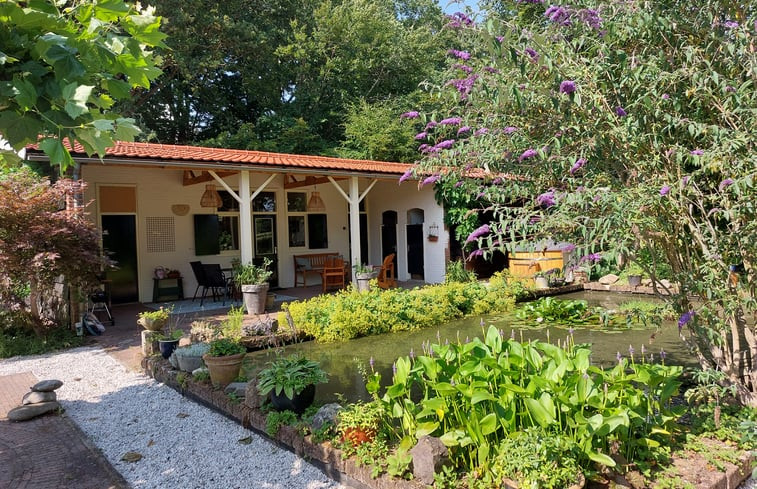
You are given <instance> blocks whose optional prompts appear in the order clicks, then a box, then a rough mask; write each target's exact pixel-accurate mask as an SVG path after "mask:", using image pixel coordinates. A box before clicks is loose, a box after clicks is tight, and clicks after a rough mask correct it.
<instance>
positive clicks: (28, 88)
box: [13, 78, 37, 110]
mask: <svg viewBox="0 0 757 489" xmlns="http://www.w3.org/2000/svg"><path fill="white" fill-rule="evenodd" d="M13 88H14V89H15V91H16V97H15V99H16V103H18V105H19V107H20V108H21V109H22V110H29V109H31V108H33V107H34V105H35V104H36V103H37V89H36V88H35V87H34V85H32V83H31V82H30V81H28V80H26V79H18V78H17V79H15V80H13Z"/></svg>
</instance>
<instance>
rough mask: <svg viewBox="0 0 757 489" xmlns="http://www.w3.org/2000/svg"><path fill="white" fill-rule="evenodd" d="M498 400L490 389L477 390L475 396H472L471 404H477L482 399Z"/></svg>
mask: <svg viewBox="0 0 757 489" xmlns="http://www.w3.org/2000/svg"><path fill="white" fill-rule="evenodd" d="M495 400H497V398H496V397H494V396H493V395H491V393H489V392H488V391H485V390H477V391H476V392H474V393H473V396H471V404H473V405H475V404H478V403H479V402H482V401H495Z"/></svg>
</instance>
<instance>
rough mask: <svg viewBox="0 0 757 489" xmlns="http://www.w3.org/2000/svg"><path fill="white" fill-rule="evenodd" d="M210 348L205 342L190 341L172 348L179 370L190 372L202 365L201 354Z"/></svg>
mask: <svg viewBox="0 0 757 489" xmlns="http://www.w3.org/2000/svg"><path fill="white" fill-rule="evenodd" d="M209 349H210V345H209V344H207V343H192V344H191V345H187V346H180V347H179V348H177V349H176V350H174V355H175V356H176V361H177V362H178V364H179V370H183V371H184V372H189V373H192V372H194V371H195V370H197V369H198V368H200V367H202V366H204V365H205V364H204V363H203V361H202V356H203V355H205V354H206V353H207V352H208V350H209Z"/></svg>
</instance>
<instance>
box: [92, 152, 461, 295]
mask: <svg viewBox="0 0 757 489" xmlns="http://www.w3.org/2000/svg"><path fill="white" fill-rule="evenodd" d="M182 176H183V172H182V171H181V170H173V169H159V168H137V167H125V166H107V165H103V164H87V165H83V167H82V178H83V179H84V180H85V181H86V182H87V183H88V184H89V186H88V188H87V190H86V193H85V201H94V202H93V204H92V205H91V206H90V207H89V208H88V211H89V213H90V216H91V218H92V219H93V221H94V222H95V223H96V224H97V225H98V226H99V224H100V212H99V208H98V206H97V199H96V197H97V187H98V185H131V186H135V187H136V195H137V255H138V273H139V299H140V301H142V302H149V301H151V300H152V286H153V283H152V277H153V270H154V269H155V268H156V267H158V266H163V267H168V268H175V269H178V270H179V271H181V274H182V276H183V277H184V295H185V296H189V297H191V295H192V293H193V292H194V290H195V287H196V285H197V284H196V282H195V279H194V275H193V274H192V269H191V267H190V265H189V262H190V261H195V260H200V261H202V262H203V263H219V264H221V266H222V267H224V268H226V267H228V266H230V264H231V260H232V259H233V258H235V257H236V258H238V257H239V252H238V251H224V252H221V254H219V255H204V256H197V255H196V254H195V249H194V220H193V217H192V216H193V215H194V214H209V213H212V211H213V209H208V208H203V207H201V206H200V198H201V196H202V193H203V192H204V190H205V185H206V184H205V183H200V184H196V185H190V186H184V185H183V183H182ZM250 177H251V188H252V191H255V190H256V189H257V188H258V187H259V186H260V184H262V183H263V181H265V180H266V179H267V178H268V175H266V174H261V173H251V175H250ZM225 181H226V182H227V183H228V185H229V186H230V187H231V188H232V189H234V190H236V189H237V188H238V183H237V182H238V176H237V175H232V176H230V177H227V178H226V179H225ZM207 183H214V182H207ZM340 183H341V185H342V188H343V189H345V190H346V189H347V184H346V182H345V181H342V182H340ZM368 183H369V180H367V179H361V180H360V191H361V192H362V191H363V190H364V189H365V188H367V186H368ZM217 188H218V189H221V187H220V186H218V187H217ZM313 190H314V187H300V188H297V189H292V191H297V192H306V193H307V194H308V197H309V196H310V193H311V192H312V191H313ZM317 190H318V191H319V192H320V194H321V198H322V199H323V201H324V203H325V205H326V209H327V214H328V248H326V249H309V248H306V247H301V248H292V249H290V248H289V240H288V232H287V227H288V220H287V209H286V191H285V190H284V176H283V175H282V176H277V177H276V178H275V179H274V180H273V181H272V182H271V183H270V184H268V186H267V187H266V188H265V190H264V191H271V192H275V193H276V209H277V211H276V226H277V241H278V254H279V262H278V273H279V285H280V286H281V287H292V286H293V285H294V265H293V259H292V255H295V254H308V253H321V252H338V253H340V254H342V255H343V256H344V257H345V259H349V254H350V248H349V224H348V205H347V201H346V200H345V199H344V197H343V196H342V195H341V194H340V193H339V192H338V191H337V190H336V189H335V188H334V187H333V185H332V184H331V183H326V184H321V185H318V186H317ZM173 204H188V205H189V206H190V210H189V212H188V213H187V214H186V215H185V216H176V215H174V214H173V212H172V210H171V206H172V205H173ZM411 208H421V209H423V210H424V212H425V224H424V229H425V232H424V237H425V236H426V235H427V234H428V232H427V230H428V226H430V225H431V224H432V223H436V224H437V225H438V226H439V230H440V237H439V241H437V242H433V243H432V242H429V241H427V240H424V245H425V250H424V262H425V263H424V269H425V279H426V281H427V282H432V283H436V282H441V281H443V280H444V266H445V262H444V249H445V247H446V246H447V242H448V237H447V236H446V235H445V233H444V232H443V227H444V224H443V217H442V216H443V214H442V209H441V207H439V206H438V205H437V204H436V202H435V201H434V196H433V191H432V190H431V189H430V188H428V189H422V190H420V191H418V190H417V188H416V186H415V184H414V183H411V182H407V183H405V184H403V185H402V186H398V185H397V183H396V180H392V181H382V182H378V183H377V184H376V185H375V186H374V187H373V189H372V190H371V191H370V192H369V193H368V195H367V196H366V210H367V212H368V227H369V254H370V257H362V261H363V262H369V261H370V263H373V264H380V263H381V261H382V258H383V257H382V256H380V255H381V213H382V212H383V211H385V210H395V211H397V213H398V220H399V222H398V228H399V229H398V232H397V241H398V249H399V250H400V253H398V255H399V256H398V278H399V279H400V280H407V279H409V275H408V274H407V256H406V252H404V253H403V252H402V250H406V249H407V246H406V240H405V224H406V218H407V210H408V209H411ZM146 217H173V218H174V224H175V236H176V250H175V251H174V252H161V253H154V252H152V253H150V252H147V235H146V232H145V218H146ZM311 280H312V282H313V283H318V278H317V276H316V275H314V274H310V275H309V276H308V283H311Z"/></svg>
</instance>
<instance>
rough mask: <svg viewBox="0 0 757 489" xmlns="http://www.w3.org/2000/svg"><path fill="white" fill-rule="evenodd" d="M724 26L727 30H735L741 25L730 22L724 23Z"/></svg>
mask: <svg viewBox="0 0 757 489" xmlns="http://www.w3.org/2000/svg"><path fill="white" fill-rule="evenodd" d="M723 26H725V28H726V29H735V28H737V27H738V26H739V23H738V22H734V21H733V20H728V21H726V22H724V23H723Z"/></svg>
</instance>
